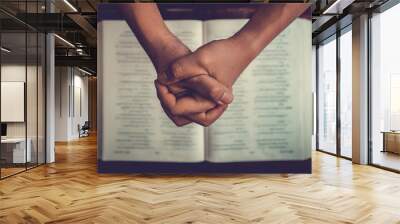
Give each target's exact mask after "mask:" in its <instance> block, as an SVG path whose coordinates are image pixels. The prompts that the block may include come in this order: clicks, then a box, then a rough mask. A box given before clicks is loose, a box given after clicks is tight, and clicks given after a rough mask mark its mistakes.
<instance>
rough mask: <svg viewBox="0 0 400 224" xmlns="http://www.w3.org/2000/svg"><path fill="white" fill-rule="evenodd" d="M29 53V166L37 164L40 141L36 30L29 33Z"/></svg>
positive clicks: (27, 99)
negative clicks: (38, 137)
mask: <svg viewBox="0 0 400 224" xmlns="http://www.w3.org/2000/svg"><path fill="white" fill-rule="evenodd" d="M27 38H28V41H27V44H28V46H27V48H28V50H27V53H28V55H27V56H28V57H27V58H28V61H27V80H26V89H27V98H26V106H27V107H26V112H27V122H26V124H27V142H28V144H29V145H28V149H29V147H30V151H31V153H30V157H31V158H30V161H29V162H28V164H27V165H28V168H29V167H33V166H36V165H37V160H38V154H37V151H38V141H37V134H38V133H37V132H38V119H37V117H38V107H37V105H38V100H37V99H38V88H37V85H38V82H37V79H38V67H37V63H38V56H37V54H38V52H37V45H38V44H37V41H38V36H37V33H36V32H33V31H28V33H27Z"/></svg>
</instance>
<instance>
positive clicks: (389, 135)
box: [382, 131, 400, 154]
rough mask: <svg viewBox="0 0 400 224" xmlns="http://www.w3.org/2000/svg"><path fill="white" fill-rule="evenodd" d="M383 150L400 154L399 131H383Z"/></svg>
mask: <svg viewBox="0 0 400 224" xmlns="http://www.w3.org/2000/svg"><path fill="white" fill-rule="evenodd" d="M382 134H383V150H382V152H392V153H396V154H400V132H399V131H397V132H394V131H383V132H382Z"/></svg>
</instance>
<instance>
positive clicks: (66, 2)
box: [64, 0, 78, 12]
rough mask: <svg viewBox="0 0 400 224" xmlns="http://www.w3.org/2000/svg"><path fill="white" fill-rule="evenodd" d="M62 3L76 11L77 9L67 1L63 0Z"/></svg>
mask: <svg viewBox="0 0 400 224" xmlns="http://www.w3.org/2000/svg"><path fill="white" fill-rule="evenodd" d="M64 3H65V4H67V5H68V7H70V8H71V9H72V10H73V11H74V12H78V10H77V9H76V8H75V7H74V6H73V5H72V4H71V3H70V2H69V1H68V0H64Z"/></svg>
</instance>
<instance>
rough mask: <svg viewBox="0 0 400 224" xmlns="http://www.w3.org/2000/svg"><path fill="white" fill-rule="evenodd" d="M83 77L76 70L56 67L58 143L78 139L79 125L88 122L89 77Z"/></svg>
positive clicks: (56, 132) (56, 134)
mask: <svg viewBox="0 0 400 224" xmlns="http://www.w3.org/2000/svg"><path fill="white" fill-rule="evenodd" d="M83 75H84V74H83V73H81V72H80V71H79V70H77V69H76V68H72V67H56V83H55V85H56V91H55V123H56V127H55V129H56V131H55V140H56V141H69V140H73V139H77V138H78V137H79V132H78V124H80V125H83V124H84V122H85V121H87V120H88V77H86V76H83ZM79 95H80V97H79ZM79 101H80V102H79ZM80 106H81V108H79V107H80ZM80 109H81V111H80Z"/></svg>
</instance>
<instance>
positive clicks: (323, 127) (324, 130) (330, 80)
mask: <svg viewBox="0 0 400 224" xmlns="http://www.w3.org/2000/svg"><path fill="white" fill-rule="evenodd" d="M317 63H318V108H317V109H318V112H317V113H318V140H317V141H318V146H317V147H318V148H317V149H319V150H322V151H326V152H329V153H335V154H336V37H332V38H330V40H328V41H326V43H322V44H321V45H319V47H318V61H317Z"/></svg>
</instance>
